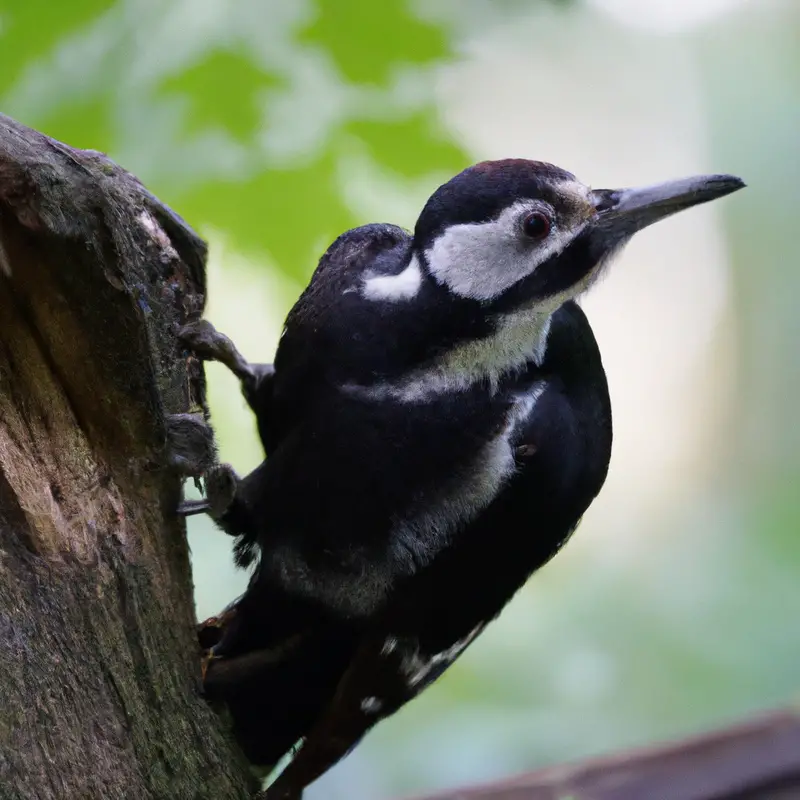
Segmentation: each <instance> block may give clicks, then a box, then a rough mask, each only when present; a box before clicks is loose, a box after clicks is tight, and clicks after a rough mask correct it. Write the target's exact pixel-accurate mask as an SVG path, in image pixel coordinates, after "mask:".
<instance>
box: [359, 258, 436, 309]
mask: <svg viewBox="0 0 800 800" xmlns="http://www.w3.org/2000/svg"><path fill="white" fill-rule="evenodd" d="M421 286H422V268H421V267H420V264H419V259H418V258H417V257H416V256H412V258H411V261H409V262H408V266H407V267H406V268H405V269H404V270H403V271H402V272H400V273H398V274H397V275H381V274H379V273H375V272H368V273H367V274H366V275H365V276H364V283H363V285H362V287H361V294H362V296H363V297H364V298H366V299H367V300H388V301H389V302H396V301H398V300H411V299H412V298H413V297H416V295H417V292H419V290H420V287H421Z"/></svg>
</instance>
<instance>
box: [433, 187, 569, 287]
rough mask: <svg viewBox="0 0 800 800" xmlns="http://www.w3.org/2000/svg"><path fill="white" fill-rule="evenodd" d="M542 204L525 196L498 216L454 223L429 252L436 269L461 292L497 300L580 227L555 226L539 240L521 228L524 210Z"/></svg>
mask: <svg viewBox="0 0 800 800" xmlns="http://www.w3.org/2000/svg"><path fill="white" fill-rule="evenodd" d="M538 207H539V206H538V205H537V204H532V203H531V201H520V202H518V203H515V204H514V205H512V206H510V207H509V208H507V209H505V211H503V213H502V214H501V215H500V216H499V217H498V218H497V219H495V220H492V221H490V222H481V223H467V224H463V225H453V226H451V227H449V228H447V229H446V230H445V231H444V233H442V235H441V236H439V238H438V239H436V240H435V241H434V242H433V244H432V245H431V247H430V248H428V250H426V251H425V258H426V259H427V262H428V268H429V270H430V272H431V275H433V277H434V278H435V279H436V280H437V281H438V282H439V283H441V284H443V285H444V286H446V287H447V288H448V289H449V290H450V291H451V292H452V293H453V294H455V295H457V296H459V297H468V298H471V299H473V300H492V299H494V298H495V297H499V296H500V295H501V294H503V293H504V292H506V291H508V289H510V288H511V287H512V286H514V284H516V283H519V281H521V280H522V279H523V278H526V277H527V276H528V275H530V274H531V273H533V271H534V270H535V269H536V268H537V267H538V266H539V265H540V264H542V263H544V262H545V261H547V260H548V259H550V258H552V257H553V256H554V255H557V254H558V253H560V252H561V251H562V250H564V248H565V247H566V246H567V245H568V244H569V243H570V242H571V241H572V240H573V239H574V238H575V237H576V236H577V235H578V234H579V233H580V231H581V230H582V229H583V225H579V226H577V227H574V228H571V229H569V230H559V229H558V227H557V226H555V225H554V226H553V228H552V230H551V231H550V235H549V236H548V237H547V239H544V240H543V241H542V242H540V243H539V244H536V243H533V242H528V241H526V240H525V239H524V237H523V236H522V235H521V234H520V232H519V219H520V216H521V215H522V214H523V213H524V212H525V211H527V210H529V209H536V208H538Z"/></svg>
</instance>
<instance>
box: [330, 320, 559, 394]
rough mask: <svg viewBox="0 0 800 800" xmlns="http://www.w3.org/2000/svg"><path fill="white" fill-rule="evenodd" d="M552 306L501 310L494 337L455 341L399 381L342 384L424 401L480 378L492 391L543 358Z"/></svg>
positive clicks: (463, 387)
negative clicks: (510, 374)
mask: <svg viewBox="0 0 800 800" xmlns="http://www.w3.org/2000/svg"><path fill="white" fill-rule="evenodd" d="M552 310H553V309H550V308H548V309H547V310H546V311H538V310H537V311H532V310H530V309H525V310H520V311H512V312H510V313H507V314H503V315H502V317H499V318H498V322H497V329H496V330H495V332H494V333H493V334H492V335H491V336H487V337H486V338H485V339H476V340H474V341H470V342H465V343H464V344H460V345H457V346H456V347H454V348H453V349H452V350H449V351H447V352H446V353H444V354H442V356H441V357H440V358H439V359H438V360H437V361H436V362H434V363H433V364H431V365H429V366H426V367H424V368H421V369H417V370H414V371H412V372H410V373H409V374H408V375H406V376H405V377H403V378H401V379H399V380H396V381H384V382H381V383H377V384H373V385H371V386H355V385H349V386H346V387H344V388H345V390H347V391H355V392H357V393H358V394H360V395H362V396H365V397H368V398H371V399H374V400H382V399H387V398H390V399H394V400H400V401H401V402H404V403H420V402H425V401H426V400H428V399H430V398H431V397H435V396H436V395H439V394H443V393H445V392H453V391H463V390H464V389H468V388H469V387H470V386H472V385H473V384H475V383H477V382H478V381H482V380H486V381H488V382H489V385H490V387H491V389H492V391H494V390H495V389H496V387H497V385H498V384H499V382H500V380H501V379H502V378H503V376H505V375H507V374H509V373H511V372H514V371H517V370H521V369H523V368H524V367H525V365H526V364H528V363H529V362H531V361H533V362H534V363H536V364H540V363H541V362H542V360H543V359H544V355H545V350H546V348H547V335H548V333H549V331H550V320H551V317H552Z"/></svg>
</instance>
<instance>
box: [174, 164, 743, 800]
mask: <svg viewBox="0 0 800 800" xmlns="http://www.w3.org/2000/svg"><path fill="white" fill-rule="evenodd" d="M692 181H694V182H692ZM740 185H741V182H739V181H738V179H732V178H727V177H725V176H722V177H719V176H714V177H712V178H702V179H691V180H690V181H683V182H676V183H672V184H664V185H662V186H660V187H653V188H651V189H645V190H637V191H631V190H627V191H618V192H610V191H594V192H593V191H591V190H589V189H588V188H587V187H584V186H582V185H581V184H579V183H578V182H577V180H576V179H575V178H574V176H572V175H571V174H570V173H567V172H564V171H563V170H560V169H559V168H557V167H553V166H551V165H547V164H541V163H539V162H529V161H522V160H509V161H503V162H485V163H483V164H479V165H476V166H475V167H472V168H470V169H469V170H466V171H465V172H463V173H461V174H460V175H459V176H456V178H454V179H453V180H452V181H450V182H449V183H447V184H445V185H444V186H443V187H440V189H439V190H437V192H436V193H435V194H434V195H433V197H432V198H431V200H430V201H429V202H428V204H427V205H426V207H425V209H424V210H423V212H422V214H421V215H420V219H419V221H418V223H417V226H416V229H415V232H414V235H413V236H411V235H409V234H408V233H406V232H405V231H403V230H402V229H400V228H397V227H395V226H392V225H367V226H364V227H361V228H357V229H355V230H352V231H349V232H347V233H345V234H343V235H342V236H341V237H339V239H337V240H336V241H335V242H334V243H333V244H332V245H331V247H330V248H329V249H328V251H327V253H326V254H325V255H324V256H323V258H322V259H321V261H320V264H319V266H318V268H317V270H316V271H315V273H314V275H313V277H312V279H311V282H310V284H309V287H308V288H307V289H306V291H305V292H304V293H303V295H302V296H301V297H300V299H299V300H298V302H297V304H296V305H295V306H294V308H293V309H292V311H291V312H290V314H289V316H288V318H287V320H286V325H285V329H284V333H283V335H282V337H281V342H280V346H279V349H278V352H277V355H276V358H275V366H274V371H272V370H265V369H263V368H262V369H253V370H251V371H248V370H247V368H246V362H244V363H245V366H244V367H242V366H241V364H242V363H243V359H239V361H237V362H236V363H237V364H238V365H239V367H238V369H239V372H237V374H240V377H242V378H243V387H244V389H245V394H246V396H247V398H248V401H249V402H250V405H251V407H252V408H253V410H254V412H255V414H256V417H257V420H258V425H259V433H260V436H261V439H262V442H263V445H264V449H265V452H266V454H267V458H266V460H265V462H264V463H263V464H262V465H261V466H260V467H258V468H257V469H256V470H255V471H254V472H253V473H251V474H250V475H248V476H246V477H245V478H243V479H242V480H241V481H239V482H238V483H235V484H234V483H232V482H231V478H230V472H229V471H227V472H226V469H227V468H226V467H220V468H219V469H218V470H217V478H215V477H214V476H213V475H210V476H209V483H208V488H209V503H210V505H211V506H212V507H214V508H219V507H220V502H219V498H212V497H211V495H213V494H215V493H216V494H219V491H227V492H229V493H230V497H228V498H227V501H226V502H225V503H224V504H223V506H224V510H223V512H222V513H217V514H215V516H216V517H217V518H218V521H219V523H220V525H221V526H222V527H223V528H224V529H225V530H226V531H227V532H229V533H231V534H232V535H235V536H236V537H237V544H236V548H237V553H238V558H239V561H240V563H242V564H250V563H251V562H253V563H254V571H253V576H252V579H251V581H250V584H249V587H248V589H247V592H246V593H245V595H244V596H243V597H242V598H240V599H239V600H238V601H237V602H236V603H235V604H234V606H233V607H232V609H231V610H230V612H229V613H228V614H227V615H226V617H225V620H224V622H223V623H221V627H220V630H219V642H218V643H217V644H216V646H215V648H214V651H213V656H214V660H212V662H211V665H210V667H209V669H208V673H207V680H206V685H207V689H208V691H209V694H210V695H211V696H212V697H216V698H217V699H220V700H222V701H224V702H225V703H226V705H227V707H228V709H229V711H230V712H231V716H232V719H233V721H234V727H235V730H236V733H237V736H238V739H239V741H240V743H241V745H242V747H243V749H244V750H245V753H246V754H247V756H248V758H250V760H251V761H252V762H254V763H255V764H261V765H270V764H274V763H275V762H276V761H277V760H278V759H279V758H280V757H281V756H282V755H283V754H284V753H285V752H287V751H288V750H289V749H290V748H291V747H292V746H293V745H294V744H295V743H296V742H298V741H299V740H304V744H303V746H301V748H300V750H299V752H298V753H297V755H296V756H295V758H294V760H293V761H292V762H291V763H290V764H289V766H288V767H287V768H286V770H285V771H284V773H283V774H282V775H281V776H280V777H279V778H278V780H277V781H276V783H275V784H274V785H273V786H272V787H271V788H270V790H269V793H268V796H269V797H270V798H273V797H274V798H278V797H290V796H294V795H296V794H298V793H299V792H301V791H302V788H303V787H304V786H305V785H307V784H308V783H309V782H310V781H311V780H313V779H314V778H315V777H317V776H318V775H319V774H320V773H321V772H323V771H324V770H325V769H327V768H328V767H329V766H330V765H331V764H332V763H334V762H335V761H336V760H337V759H338V758H340V757H341V756H342V755H343V754H344V753H345V752H346V751H347V750H348V749H349V748H350V747H352V746H353V745H354V744H355V743H356V742H357V741H358V740H359V739H360V737H361V736H362V735H363V734H364V733H365V732H366V731H367V730H368V729H369V728H370V727H371V726H372V725H374V724H375V723H376V722H377V721H379V720H380V719H382V718H384V717H386V716H388V715H389V714H391V713H393V712H394V711H395V710H397V708H399V707H400V706H402V705H403V704H404V703H405V702H407V701H408V700H410V699H411V698H413V697H414V696H415V695H416V694H418V693H419V692H420V691H421V690H422V689H423V688H424V687H425V686H427V685H429V684H430V683H431V682H432V681H433V680H434V679H435V678H436V677H438V675H439V674H441V672H442V671H444V670H445V669H446V668H447V667H448V666H449V665H450V664H451V663H452V662H453V661H454V660H455V659H456V658H457V657H458V656H459V655H460V653H461V652H463V650H464V649H465V647H466V646H467V645H468V644H469V643H470V642H471V641H472V640H474V638H475V637H476V636H477V635H478V634H479V633H480V632H481V630H483V628H484V627H485V625H486V624H488V623H489V622H490V621H491V620H492V619H493V618H494V617H495V616H496V615H497V614H498V613H499V612H500V611H501V610H502V608H503V607H504V606H505V604H506V603H507V602H508V601H509V600H510V598H511V597H512V596H513V595H514V594H515V592H516V591H517V590H518V589H519V588H520V587H521V586H522V585H523V584H524V583H525V581H526V580H527V578H528V577H529V576H530V575H531V573H532V572H534V571H535V570H536V569H538V568H539V567H541V566H542V565H543V564H545V563H546V562H547V561H548V560H549V559H550V558H552V557H553V555H555V553H557V552H558V550H559V549H560V548H561V547H562V546H563V544H564V543H565V542H566V540H567V539H568V538H569V536H570V535H571V534H572V532H573V531H574V529H575V527H576V526H577V524H578V523H579V521H580V519H581V517H582V516H583V514H584V512H585V511H586V509H587V508H588V507H589V505H590V503H591V502H592V500H593V498H594V497H595V496H596V495H597V493H598V492H599V491H600V489H601V487H602V485H603V482H604V480H605V477H606V473H607V470H608V465H609V459H610V455H611V440H612V425H611V407H610V402H609V395H608V387H607V384H606V378H605V373H604V370H603V366H602V361H601V357H600V352H599V350H598V347H597V343H596V341H595V338H594V335H593V333H592V330H591V327H590V325H589V323H588V321H587V319H586V317H585V315H584V313H583V312H582V311H581V310H580V308H579V307H578V306H577V305H576V304H575V303H574V302H573V299H572V298H573V297H574V296H575V295H577V294H579V293H580V292H581V291H583V290H584V289H585V288H586V287H587V286H588V285H589V284H590V283H591V281H592V280H593V279H594V277H595V276H596V274H597V273H598V272H599V270H600V269H601V267H602V265H603V264H604V262H605V261H606V260H607V258H608V256H609V255H610V254H611V253H613V252H614V251H615V250H617V249H618V248H619V247H620V246H621V245H622V244H623V243H624V241H625V240H627V238H629V236H630V235H631V234H632V233H633V232H634V231H635V230H637V229H638V228H641V227H644V226H645V225H647V224H650V222H653V221H655V220H656V219H657V218H660V217H663V216H666V215H667V214H669V213H672V212H674V211H676V210H679V209H680V208H683V207H687V206H688V205H692V204H694V203H697V202H703V201H704V200H709V199H713V198H714V197H718V196H721V195H722V194H726V193H728V192H729V191H733V190H734V189H735V188H738V187H739V186H740ZM655 206H657V210H656V211H655V212H654V211H653V208H654V207H655ZM531 213H535V214H539V215H545V219H544V223H546V225H544V233H542V234H540V233H539V232H538V231H539V230H540V228H541V226H533V227H531V226H528V227H526V226H525V225H522V224H521V223H520V220H524V218H525V215H526V214H531ZM526 230H534V231H537V233H536V236H535V239H534V240H531V237H529V236H526V234H525V231H526ZM204 330H205V332H206V333H207V332H208V329H207V328H206V329H204ZM185 338H186V339H187V341H188V342H189V343H190V344H191V343H192V342H195V344H197V342H198V341H199V340H198V337H197V336H195V337H194V338H193V336H192V332H191V330H190V331H188V332H186V333H185ZM226 341H227V340H226ZM197 349H198V351H201V350H202V352H203V354H204V355H205V356H206V357H217V356H215V355H214V353H213V346H212V347H211V348H210V349H209V348H207V347H206V348H201V347H200V345H199V344H197ZM226 352H227V351H226ZM221 360H225V359H221ZM226 363H228V362H227V361H226ZM220 475H221V476H222V479H221V480H219V479H218V478H219V476H220ZM226 476H227V477H226ZM219 487H223V489H222V490H220V489H219ZM237 665H239V666H240V667H241V668H239V667H238V666H237ZM223 675H224V676H225V677H224V679H222V677H221V676H223ZM215 676H217V677H215Z"/></svg>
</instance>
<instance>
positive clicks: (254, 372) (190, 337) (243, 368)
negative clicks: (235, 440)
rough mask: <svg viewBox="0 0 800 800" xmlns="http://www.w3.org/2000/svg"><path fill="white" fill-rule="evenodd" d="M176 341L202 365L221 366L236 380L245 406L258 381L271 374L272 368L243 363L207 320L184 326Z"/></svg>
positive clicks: (240, 355) (225, 337)
mask: <svg viewBox="0 0 800 800" xmlns="http://www.w3.org/2000/svg"><path fill="white" fill-rule="evenodd" d="M178 339H180V341H181V342H182V343H183V344H184V345H185V346H186V347H187V348H188V349H189V350H192V351H193V352H194V353H195V355H196V356H197V357H198V358H200V359H202V360H203V361H219V363H220V364H224V365H225V366H226V367H227V368H228V369H229V370H230V371H231V372H232V373H233V374H234V375H235V376H236V377H237V378H238V379H239V381H240V383H241V385H242V392H243V393H244V396H245V397H246V398H247V401H248V402H249V403H250V402H252V400H253V397H254V395H255V392H256V389H257V388H258V386H259V384H260V383H261V381H262V380H264V379H265V378H270V377H271V376H272V375H274V374H275V367H273V366H272V364H251V363H250V362H249V361H247V359H245V357H244V356H243V355H242V354H241V353H240V352H239V351H238V349H237V348H236V345H235V344H234V343H233V342H232V341H231V340H230V339H229V338H228V337H227V336H225V334H224V333H220V332H219V331H218V330H217V329H216V328H215V327H214V326H213V325H212V324H211V323H210V322H209V321H208V320H205V319H200V320H197V321H196V322H190V323H189V324H188V325H184V326H183V327H182V328H181V329H180V330H179V331H178Z"/></svg>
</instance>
